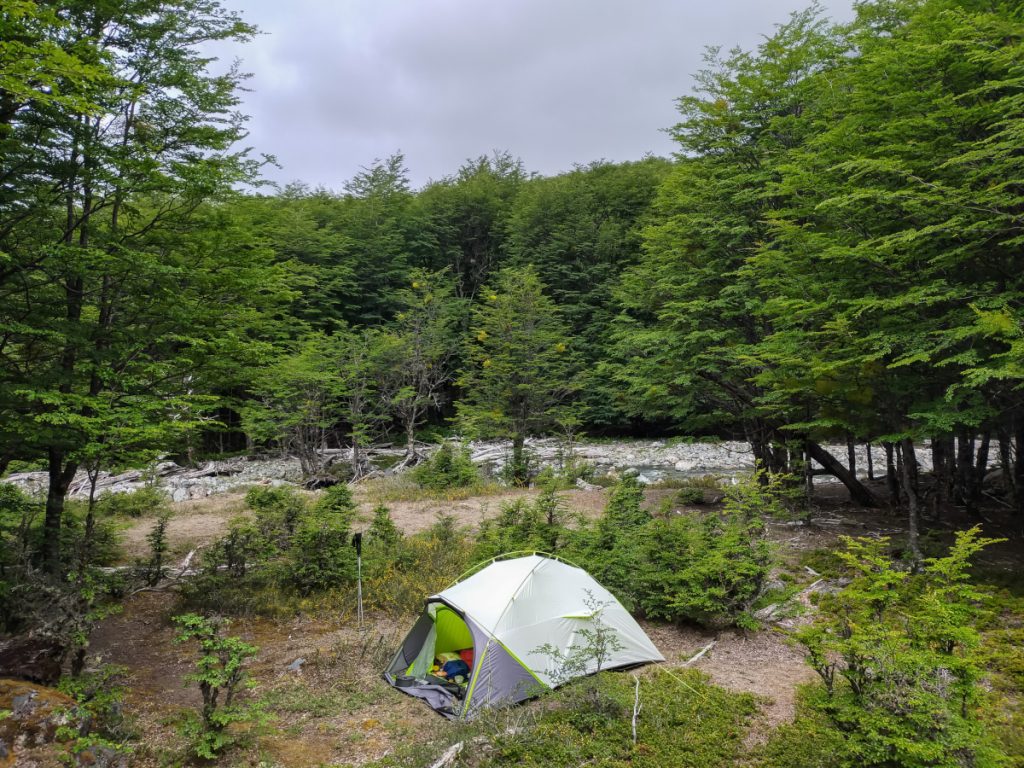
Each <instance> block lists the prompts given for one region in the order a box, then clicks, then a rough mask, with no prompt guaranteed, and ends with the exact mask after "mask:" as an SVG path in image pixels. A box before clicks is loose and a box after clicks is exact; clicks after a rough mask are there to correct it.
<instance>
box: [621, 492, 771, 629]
mask: <svg viewBox="0 0 1024 768" xmlns="http://www.w3.org/2000/svg"><path fill="white" fill-rule="evenodd" d="M763 533H764V526H763V525H762V524H761V522H760V521H759V520H756V519H754V520H748V519H746V518H745V517H744V516H743V515H741V514H737V513H735V512H734V513H717V512H712V513H709V514H706V515H681V516H679V517H675V518H673V519H670V520H653V521H651V522H650V523H649V524H648V525H646V526H645V527H644V530H643V532H642V533H641V534H640V535H639V536H638V538H637V545H638V552H637V557H636V560H637V561H638V563H637V565H636V568H635V570H634V571H633V574H632V577H631V583H632V584H633V585H634V600H635V603H636V606H637V607H638V608H639V609H640V610H641V611H642V612H643V613H644V615H646V616H649V617H651V618H655V619H664V620H666V621H683V620H688V621H695V622H697V623H699V624H704V625H709V626H717V625H723V624H729V623H736V622H739V623H741V624H743V623H745V622H746V618H745V613H746V611H747V610H748V609H749V608H750V606H751V605H752V604H753V602H754V600H756V599H757V596H758V595H759V594H760V591H761V585H762V584H763V583H764V580H765V578H766V577H767V575H768V571H769V569H770V567H771V554H770V551H769V548H768V544H767V542H766V541H765V540H764V538H763Z"/></svg>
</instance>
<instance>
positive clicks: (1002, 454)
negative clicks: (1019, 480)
mask: <svg viewBox="0 0 1024 768" xmlns="http://www.w3.org/2000/svg"><path fill="white" fill-rule="evenodd" d="M999 471H1000V474H1001V475H1002V478H1001V479H1002V481H1003V493H1005V494H1006V498H1007V500H1009V502H1010V504H1011V506H1013V507H1014V509H1016V507H1017V489H1016V488H1015V487H1014V484H1013V480H1014V477H1013V470H1012V468H1011V463H1010V430H1008V429H1006V428H1005V427H1000V428H999Z"/></svg>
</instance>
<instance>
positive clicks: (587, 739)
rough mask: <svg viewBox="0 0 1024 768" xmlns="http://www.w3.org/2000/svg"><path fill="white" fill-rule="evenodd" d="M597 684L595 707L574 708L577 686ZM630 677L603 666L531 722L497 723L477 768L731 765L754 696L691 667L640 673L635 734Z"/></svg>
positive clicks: (737, 753) (555, 697)
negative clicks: (511, 729)
mask: <svg viewBox="0 0 1024 768" xmlns="http://www.w3.org/2000/svg"><path fill="white" fill-rule="evenodd" d="M588 686H596V689H597V691H598V697H597V698H596V699H594V698H593V697H592V696H591V694H590V693H589V692H587V693H586V694H585V695H586V697H587V699H586V700H589V701H591V702H597V703H598V704H599V706H596V707H594V706H584V707H577V706H573V704H574V703H576V702H580V701H581V700H580V696H581V694H580V692H579V691H578V690H577V689H578V688H579V689H583V688H587V687H588ZM635 690H636V689H635V682H634V678H633V676H631V675H624V674H621V673H612V672H604V673H602V674H600V675H598V676H597V677H596V678H594V679H589V678H587V679H583V680H580V681H577V682H576V683H571V684H569V685H568V686H566V687H564V688H562V689H560V690H559V691H558V692H556V693H555V694H553V695H551V696H550V697H547V698H546V699H545V701H546V702H548V706H545V707H544V708H543V709H542V711H541V712H540V714H539V715H538V716H537V719H536V721H535V722H533V723H532V724H530V726H528V727H526V728H525V729H518V730H516V732H515V733H508V732H507V729H504V728H502V729H500V730H499V731H498V733H497V734H496V735H492V736H490V738H489V739H488V740H489V741H490V743H491V745H492V749H491V750H487V751H484V750H481V756H480V758H479V764H480V765H481V766H493V767H496V766H522V765H550V766H576V765H580V764H592V765H602V766H608V767H609V768H626V767H627V766H633V767H634V768H636V767H640V768H662V767H663V766H678V767H679V768H706V766H725V765H736V764H738V763H739V761H740V760H741V756H742V754H743V739H744V735H745V733H746V731H747V728H748V725H749V723H750V719H751V717H752V716H753V715H754V713H755V712H756V709H757V708H756V705H755V702H754V698H753V697H752V696H750V695H749V694H737V693H731V692H729V691H726V690H725V689H723V688H719V687H717V686H714V685H711V684H710V683H709V682H708V679H707V677H706V676H704V675H702V674H701V673H699V672H696V671H694V670H680V671H678V672H676V671H672V670H660V671H654V672H653V673H652V674H645V675H642V676H640V702H641V704H642V705H643V709H642V710H641V713H640V716H639V718H638V722H637V734H636V735H637V738H636V741H635V742H634V741H633V737H632V733H631V713H632V711H633V705H634V696H635Z"/></svg>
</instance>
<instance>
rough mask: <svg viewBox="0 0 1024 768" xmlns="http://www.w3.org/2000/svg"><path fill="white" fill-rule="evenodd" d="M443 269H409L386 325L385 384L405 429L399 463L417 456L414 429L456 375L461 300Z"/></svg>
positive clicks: (436, 406) (438, 403) (438, 402)
mask: <svg viewBox="0 0 1024 768" xmlns="http://www.w3.org/2000/svg"><path fill="white" fill-rule="evenodd" d="M454 291H455V288H454V281H453V280H452V278H451V276H450V275H449V274H448V273H447V272H439V273H435V274H431V273H427V272H422V271H420V270H413V271H412V273H411V274H410V276H409V287H408V288H405V289H404V290H402V291H400V292H398V296H397V298H398V303H399V306H400V308H401V311H400V312H399V313H398V314H397V316H396V318H395V322H394V323H393V324H392V325H391V327H390V328H389V330H388V331H387V337H386V340H385V344H386V345H387V349H386V350H385V352H384V354H385V355H386V356H387V357H388V361H387V364H386V370H385V379H386V383H385V389H386V390H387V397H388V399H389V401H390V402H389V405H390V408H391V410H392V411H393V412H394V414H395V416H396V417H397V418H398V421H399V423H400V424H401V426H402V430H403V432H404V433H405V459H404V461H403V465H405V466H408V465H410V464H415V463H416V462H417V461H419V460H420V458H421V457H420V455H419V453H418V452H417V450H416V429H417V427H418V426H419V425H420V424H421V423H422V421H423V419H424V417H425V416H426V415H427V413H428V412H429V411H430V409H431V408H433V409H439V408H440V407H441V404H442V402H443V397H444V394H445V393H444V388H445V387H446V386H447V385H448V384H450V383H451V381H452V378H453V377H454V370H453V362H454V359H455V354H456V352H457V350H458V344H457V339H458V331H459V328H458V325H459V321H460V320H461V319H462V316H463V314H464V313H463V311H462V308H463V306H464V305H463V302H462V301H460V300H458V299H456V298H455V297H454Z"/></svg>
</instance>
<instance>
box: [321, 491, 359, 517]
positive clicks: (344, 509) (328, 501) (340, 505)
mask: <svg viewBox="0 0 1024 768" xmlns="http://www.w3.org/2000/svg"><path fill="white" fill-rule="evenodd" d="M313 511H314V512H316V513H317V514H320V515H343V516H345V517H346V518H347V519H349V520H351V518H352V516H353V515H354V514H355V511H356V503H355V500H354V499H353V498H352V491H351V489H349V487H348V486H347V485H346V484H344V483H338V484H337V485H332V486H330V487H328V488H325V489H324V490H323V492H322V493H321V494H320V496H319V498H317V500H316V504H314V505H313Z"/></svg>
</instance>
